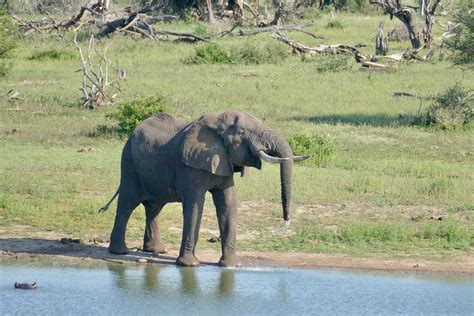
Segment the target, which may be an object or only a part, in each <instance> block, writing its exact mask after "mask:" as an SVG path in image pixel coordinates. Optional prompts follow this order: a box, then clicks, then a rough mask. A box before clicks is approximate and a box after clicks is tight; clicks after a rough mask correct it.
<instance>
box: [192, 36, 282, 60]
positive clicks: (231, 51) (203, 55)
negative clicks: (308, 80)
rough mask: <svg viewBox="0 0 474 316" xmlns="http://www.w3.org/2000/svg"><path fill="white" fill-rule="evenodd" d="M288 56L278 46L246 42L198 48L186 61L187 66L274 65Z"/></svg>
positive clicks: (280, 46)
mask: <svg viewBox="0 0 474 316" xmlns="http://www.w3.org/2000/svg"><path fill="white" fill-rule="evenodd" d="M287 56H288V52H287V50H286V49H285V48H284V47H283V46H282V45H278V44H273V43H272V44H260V43H258V42H246V43H245V44H244V45H243V46H235V47H223V46H221V45H218V44H215V43H211V44H206V45H204V46H201V47H198V48H196V51H195V54H194V56H191V57H189V58H187V59H185V60H184V62H185V63H187V64H245V65H249V64H253V65H258V64H274V63H278V62H279V61H281V60H283V59H285V58H286V57H287Z"/></svg>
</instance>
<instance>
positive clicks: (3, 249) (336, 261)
mask: <svg viewBox="0 0 474 316" xmlns="http://www.w3.org/2000/svg"><path fill="white" fill-rule="evenodd" d="M107 246H108V244H107V243H100V244H97V243H95V244H94V243H91V244H89V243H86V244H83V243H81V244H76V243H70V244H61V243H60V242H59V240H58V239H35V238H20V237H14V238H9V237H6V236H0V262H1V261H11V260H20V261H22V260H25V261H31V260H35V259H37V258H39V260H47V261H50V262H62V263H70V264H81V263H86V262H87V263H93V264H95V263H99V262H102V263H108V262H112V263H122V264H161V265H175V260H176V257H177V255H178V250H177V249H170V250H169V251H168V252H167V253H166V254H162V255H161V254H152V253H145V252H141V251H138V250H137V249H136V248H132V251H131V252H130V254H128V255H112V254H110V253H108V252H107ZM238 254H239V256H240V257H241V260H242V267H243V268H299V269H310V268H313V269H315V268H316V269H344V270H363V271H380V272H408V273H420V272H421V273H435V274H458V275H469V276H474V257H473V256H471V255H469V254H462V255H456V256H453V257H452V258H450V259H449V261H447V260H433V259H424V258H415V257H413V258H411V257H408V258H394V257H355V256H350V255H343V254H324V253H303V252H286V253H281V252H257V251H242V252H238ZM196 255H197V257H198V258H199V260H200V261H201V265H211V266H217V262H218V261H219V258H220V255H221V254H220V251H217V250H209V249H203V250H198V251H197V253H196Z"/></svg>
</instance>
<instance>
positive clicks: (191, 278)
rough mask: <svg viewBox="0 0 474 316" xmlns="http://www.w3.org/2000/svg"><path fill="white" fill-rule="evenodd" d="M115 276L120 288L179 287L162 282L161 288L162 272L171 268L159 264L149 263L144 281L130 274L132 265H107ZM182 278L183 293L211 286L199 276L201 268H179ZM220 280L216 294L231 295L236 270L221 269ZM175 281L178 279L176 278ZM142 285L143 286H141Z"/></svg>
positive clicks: (151, 289)
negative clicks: (198, 272) (201, 280)
mask: <svg viewBox="0 0 474 316" xmlns="http://www.w3.org/2000/svg"><path fill="white" fill-rule="evenodd" d="M107 267H108V269H109V271H110V272H112V275H113V277H114V284H115V285H116V287H117V288H119V289H124V290H132V289H137V288H140V287H142V288H143V289H145V290H147V291H160V290H163V291H165V292H166V291H170V290H171V289H174V288H178V287H179V285H178V284H174V285H173V284H170V282H167V283H165V282H161V283H163V284H161V286H162V288H161V289H160V272H161V271H162V270H164V269H169V268H166V267H162V266H159V265H154V264H148V265H146V266H145V267H144V270H143V282H141V281H139V280H136V275H134V274H130V275H129V274H128V273H127V272H131V271H133V269H131V268H130V266H126V265H120V264H110V265H108V266H107ZM177 270H178V271H179V274H180V277H181V278H180V279H181V287H180V288H181V290H182V292H183V293H188V294H194V295H198V294H200V293H201V286H204V287H206V288H209V286H210V284H208V283H209V282H208V283H205V282H202V284H201V282H200V280H199V279H198V277H197V271H198V270H199V268H185V267H179V268H177ZM218 271H219V281H218V283H217V285H216V291H215V292H216V294H217V295H223V296H231V295H232V293H233V291H234V286H235V270H233V269H219V270H218ZM173 281H177V280H176V279H175V280H173ZM140 285H142V286H140Z"/></svg>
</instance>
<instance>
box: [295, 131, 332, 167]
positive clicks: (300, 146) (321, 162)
mask: <svg viewBox="0 0 474 316" xmlns="http://www.w3.org/2000/svg"><path fill="white" fill-rule="evenodd" d="M288 143H289V144H290V146H291V149H292V150H293V154H294V155H309V156H310V158H309V159H308V160H306V161H305V162H306V163H311V164H315V165H317V166H319V167H322V166H327V165H328V164H329V163H330V162H331V160H332V159H333V158H334V156H335V154H336V150H337V148H336V145H335V144H334V142H333V141H332V140H331V139H330V138H329V137H328V136H325V135H317V134H313V135H305V134H296V135H294V136H292V137H291V138H290V139H289V141H288ZM305 162H304V163H305Z"/></svg>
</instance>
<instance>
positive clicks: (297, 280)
mask: <svg viewBox="0 0 474 316" xmlns="http://www.w3.org/2000/svg"><path fill="white" fill-rule="evenodd" d="M20 277H21V278H22V279H24V280H35V281H37V282H38V284H39V287H38V289H37V290H35V291H19V290H16V289H14V287H13V286H12V285H13V284H14V282H16V281H19V278H20ZM58 280H61V282H58ZM65 293H68V294H66V295H67V296H68V299H64V298H65ZM92 293H93V294H92ZM473 293H474V281H473V280H472V278H469V277H468V278H466V277H465V276H463V277H460V279H458V281H454V280H452V279H449V280H446V279H444V278H442V277H440V276H438V278H432V277H431V276H430V277H424V276H423V275H404V276H403V275H393V274H388V273H353V272H352V273H351V272H347V271H328V270H259V269H235V270H231V269H218V268H216V267H210V266H204V267H200V268H176V267H174V266H173V267H171V266H160V265H155V264H149V265H146V266H143V265H137V266H130V265H119V264H110V265H108V270H104V269H102V268H95V269H84V268H82V267H51V266H40V265H28V266H21V265H18V264H17V265H10V266H8V265H2V264H0V311H1V312H0V314H2V312H3V314H4V313H5V311H6V312H7V314H8V313H11V314H19V315H23V314H31V313H33V314H35V315H36V314H41V315H51V314H54V315H56V314H57V315H63V314H66V315H70V314H72V315H83V314H93V315H96V314H97V315H102V314H107V315H108V314H127V315H128V314H140V315H141V314H156V313H159V314H163V315H169V314H173V315H175V314H179V315H195V314H196V313H199V314H203V315H223V314H225V315H229V314H234V315H249V314H250V315H254V314H262V315H277V314H278V315H287V314H293V315H318V314H331V315H333V314H342V315H345V314H360V315H365V314H387V313H392V314H417V313H425V314H450V315H452V314H461V315H472V311H473V310H474V300H473V299H472V298H473Z"/></svg>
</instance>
